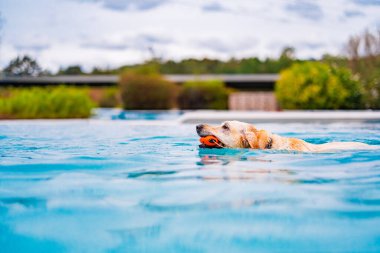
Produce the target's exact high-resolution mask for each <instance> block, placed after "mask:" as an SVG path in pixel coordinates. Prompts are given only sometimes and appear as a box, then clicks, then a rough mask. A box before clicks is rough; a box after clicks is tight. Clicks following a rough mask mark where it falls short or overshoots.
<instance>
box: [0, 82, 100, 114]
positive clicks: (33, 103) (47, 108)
mask: <svg viewBox="0 0 380 253" xmlns="http://www.w3.org/2000/svg"><path fill="white" fill-rule="evenodd" d="M6 93H7V95H5V96H1V97H0V118H18V119H36V118H49V119H56V118H88V117H89V116H91V110H92V108H93V106H94V104H93V102H92V101H91V99H90V97H89V95H88V93H87V90H86V89H83V88H69V87H65V86H58V87H44V88H41V87H32V88H11V89H7V92H6ZM3 94H5V93H4V92H3Z"/></svg>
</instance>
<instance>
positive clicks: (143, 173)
mask: <svg viewBox="0 0 380 253" xmlns="http://www.w3.org/2000/svg"><path fill="white" fill-rule="evenodd" d="M258 127H262V128H265V129H268V130H271V131H273V132H276V133H278V134H282V135H286V136H292V137H299V138H304V139H306V140H308V141H310V142H313V143H322V142H326V141H363V142H366V143H369V144H375V145H379V144H380V124H369V123H368V124H360V123H344V124H337V123H335V124H323V125H322V124H259V125H258ZM197 145H198V137H197V136H196V134H195V127H194V125H180V124H176V123H175V122H174V121H166V122H163V121H149V122H148V121H147V122H142V121H133V120H132V121H110V120H78V121H65V120H63V121H15V122H0V249H1V250H0V251H1V252H4V253H5V252H39V253H40V252H380V160H379V159H380V150H372V151H344V152H337V153H325V154H311V153H296V152H282V151H256V150H245V149H244V150H243V149H241V150H230V149H223V150H200V149H199V148H198V146H197Z"/></svg>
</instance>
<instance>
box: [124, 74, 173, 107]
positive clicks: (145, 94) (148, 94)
mask: <svg viewBox="0 0 380 253" xmlns="http://www.w3.org/2000/svg"><path fill="white" fill-rule="evenodd" d="M119 87H120V94H121V100H122V104H123V108H124V109H132V110H133V109H134V110H136V109H137V110H138V109H143V110H144V109H145V110H149V109H157V110H160V109H171V108H173V107H174V106H175V100H176V95H177V90H178V88H177V86H176V85H175V84H174V83H172V82H170V81H167V80H165V79H163V78H162V77H161V76H160V75H158V74H139V73H137V72H131V71H129V72H126V73H125V74H123V75H122V76H121V77H120V81H119Z"/></svg>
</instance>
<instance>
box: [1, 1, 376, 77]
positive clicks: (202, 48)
mask: <svg viewBox="0 0 380 253" xmlns="http://www.w3.org/2000/svg"><path fill="white" fill-rule="evenodd" d="M0 7H1V10H2V16H3V17H4V19H5V20H6V22H5V24H4V27H3V31H2V46H1V52H0V64H1V66H5V65H6V64H7V63H8V62H9V60H10V59H12V58H13V57H15V56H17V55H18V54H24V53H28V54H31V55H32V56H35V57H37V58H38V61H39V62H40V63H41V64H42V65H43V66H44V67H47V68H50V69H53V70H57V69H58V68H59V66H62V65H63V66H66V65H70V64H81V65H83V66H84V67H85V68H86V69H90V68H92V67H93V66H103V67H105V66H109V67H115V66H118V65H120V64H129V63H136V62H141V61H143V60H146V59H148V58H149V57H150V54H149V50H148V49H149V48H150V47H152V48H154V50H155V52H156V54H157V55H158V56H161V57H163V58H164V59H177V60H178V59H181V58H185V57H197V58H200V57H214V58H221V59H227V58H229V57H232V56H234V57H247V56H259V57H267V56H270V57H275V56H277V55H278V54H279V53H280V51H281V49H282V48H283V47H285V46H295V47H296V54H297V56H299V57H304V58H305V57H314V58H316V57H320V56H321V55H322V54H323V53H326V52H329V53H340V52H341V48H342V47H343V43H344V42H345V41H346V40H347V38H348V36H349V35H352V34H355V33H358V32H361V31H362V30H364V29H365V28H368V27H374V26H375V25H378V24H379V23H380V18H379V15H378V13H379V11H380V5H378V4H377V2H376V1H375V0H372V1H369V2H366V3H364V0H336V1H327V0H318V1H309V0H293V1H284V0H267V1H254V2H253V1H249V0H235V1H227V0H224V1H223V0H182V1H174V0H139V1H138V0H129V1H121V0H64V1H63V0H35V1H32V0H4V1H2V2H1V4H0Z"/></svg>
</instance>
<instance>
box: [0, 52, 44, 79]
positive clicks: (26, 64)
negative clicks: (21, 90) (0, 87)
mask: <svg viewBox="0 0 380 253" xmlns="http://www.w3.org/2000/svg"><path fill="white" fill-rule="evenodd" d="M42 73H43V71H42V69H41V67H40V66H39V65H38V63H37V61H36V60H34V59H32V58H31V57H29V56H28V55H24V56H23V57H20V56H17V57H16V58H15V59H13V60H11V61H10V63H9V65H8V66H7V67H6V68H5V69H4V74H6V75H10V76H39V75H41V74H42Z"/></svg>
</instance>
